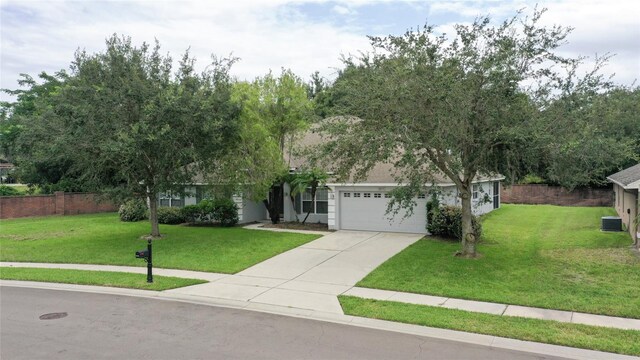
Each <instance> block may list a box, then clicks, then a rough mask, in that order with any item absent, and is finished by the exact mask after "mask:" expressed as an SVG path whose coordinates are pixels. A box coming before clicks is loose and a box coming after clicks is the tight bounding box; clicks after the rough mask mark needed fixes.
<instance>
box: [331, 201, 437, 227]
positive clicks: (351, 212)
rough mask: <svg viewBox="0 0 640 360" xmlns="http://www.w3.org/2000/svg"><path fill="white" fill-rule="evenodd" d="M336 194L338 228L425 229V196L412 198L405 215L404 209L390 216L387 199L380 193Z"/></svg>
mask: <svg viewBox="0 0 640 360" xmlns="http://www.w3.org/2000/svg"><path fill="white" fill-rule="evenodd" d="M357 194H359V196H356V195H357ZM376 194H378V195H376ZM339 195H340V205H339V206H340V210H339V212H340V228H341V229H347V230H370V231H391V232H411V233H426V229H425V228H426V200H425V199H416V203H417V205H416V206H415V207H414V209H413V214H412V215H411V216H409V217H407V218H405V217H404V215H405V214H406V211H405V210H400V212H398V214H396V215H394V216H392V215H391V214H389V215H387V214H386V210H387V205H388V203H389V201H390V200H391V199H390V198H385V195H384V193H380V192H366V191H343V192H340V193H339ZM390 217H392V219H390Z"/></svg>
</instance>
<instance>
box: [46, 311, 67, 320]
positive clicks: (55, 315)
mask: <svg viewBox="0 0 640 360" xmlns="http://www.w3.org/2000/svg"><path fill="white" fill-rule="evenodd" d="M67 315H68V314H67V313H66V312H58V313H50V314H43V315H40V320H55V319H62V318H63V317H67Z"/></svg>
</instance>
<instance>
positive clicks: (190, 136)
mask: <svg viewBox="0 0 640 360" xmlns="http://www.w3.org/2000/svg"><path fill="white" fill-rule="evenodd" d="M232 63H233V60H227V59H217V58H215V57H214V58H213V62H212V63H211V64H210V65H209V66H207V67H206V70H205V71H203V72H202V73H197V72H196V71H195V70H194V60H193V59H192V58H191V57H190V56H189V54H188V53H185V54H184V56H183V57H182V58H181V60H180V62H179V66H178V68H177V69H176V70H175V71H174V70H173V66H172V64H173V60H172V58H171V57H170V56H168V55H166V56H165V55H162V54H161V53H160V45H159V44H158V43H157V42H156V44H155V46H154V47H149V46H148V45H147V44H143V45H142V46H140V47H137V46H134V45H133V44H132V43H131V40H130V38H127V37H119V36H116V35H114V36H113V37H111V38H109V39H108V40H107V41H106V50H105V51H103V52H100V53H96V54H87V53H86V52H84V51H78V52H77V53H76V56H75V59H74V61H73V63H72V66H71V72H70V74H69V77H68V79H67V80H66V81H65V83H64V86H62V87H60V89H59V90H58V91H57V92H56V94H55V95H53V101H51V102H50V104H49V106H47V108H45V109H42V110H41V111H39V112H38V116H36V117H35V118H33V119H32V120H31V121H33V122H34V123H35V124H36V125H37V126H29V127H28V128H26V129H25V131H24V132H23V133H22V134H21V136H24V137H34V139H38V142H35V143H33V146H35V147H38V149H41V151H48V152H50V153H52V154H60V155H61V156H68V157H70V158H71V160H72V163H71V166H72V169H71V170H72V171H73V173H74V174H77V176H78V177H77V179H78V180H79V181H81V183H82V184H83V186H85V187H86V188H88V189H92V190H96V191H100V192H102V193H104V194H106V195H109V196H110V197H112V198H114V199H118V200H123V199H127V198H142V199H147V200H148V202H149V210H150V211H149V212H150V216H149V219H150V223H151V235H152V236H160V231H159V228H158V218H157V207H158V194H159V193H161V192H165V191H175V192H180V191H183V189H184V184H188V183H191V182H192V181H193V179H194V177H195V176H197V175H198V174H212V173H216V171H217V170H218V169H219V164H220V163H221V162H224V160H225V157H226V156H227V155H228V154H229V153H232V152H233V151H234V148H235V147H236V146H237V144H238V143H239V134H240V128H241V127H240V123H239V121H238V115H239V108H238V106H237V105H235V104H234V103H233V102H231V101H230V96H231V81H230V77H229V68H230V66H231V65H232Z"/></svg>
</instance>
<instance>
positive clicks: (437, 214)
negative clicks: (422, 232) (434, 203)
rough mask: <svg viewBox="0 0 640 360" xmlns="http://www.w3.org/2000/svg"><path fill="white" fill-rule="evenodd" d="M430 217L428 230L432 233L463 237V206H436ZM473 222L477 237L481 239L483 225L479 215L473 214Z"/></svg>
mask: <svg viewBox="0 0 640 360" xmlns="http://www.w3.org/2000/svg"><path fill="white" fill-rule="evenodd" d="M429 217H430V218H431V219H430V220H431V221H429V223H428V224H427V230H429V232H430V233H431V234H432V235H436V236H441V237H445V238H451V239H457V240H460V239H462V208H460V207H457V206H442V207H439V208H434V209H432V211H431V215H430V216H429ZM471 224H472V226H473V232H474V234H475V236H476V239H480V235H482V225H481V224H480V221H479V220H478V217H477V216H475V215H472V217H471Z"/></svg>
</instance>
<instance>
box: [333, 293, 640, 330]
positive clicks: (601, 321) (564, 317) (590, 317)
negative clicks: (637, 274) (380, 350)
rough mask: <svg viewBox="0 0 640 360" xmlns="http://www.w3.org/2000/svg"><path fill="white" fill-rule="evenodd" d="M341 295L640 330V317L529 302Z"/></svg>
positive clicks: (395, 294)
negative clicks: (520, 303) (527, 303)
mask: <svg viewBox="0 0 640 360" xmlns="http://www.w3.org/2000/svg"><path fill="white" fill-rule="evenodd" d="M342 295H350V296H356V297H359V298H364V299H375V300H385V301H396V302H401V303H406V304H415V305H428V306H438V307H444V308H449V309H458V310H465V311H471V312H479V313H485V314H492V315H504V316H518V317H525V318H532V319H542V320H554V321H559V322H567V323H573V324H584V325H593V326H604V327H611V328H617V329H627V330H640V320H638V319H628V318H622V317H615V316H604V315H594V314H586V313H580V312H575V311H562V310H551V309H542V308H534V307H529V306H519V305H507V304H499V303H491V302H484V301H474V300H462V299H453V298H447V297H441V296H431V295H421V294H412V293H405V292H399V291H388V290H377V289H368V288H360V287H353V288H351V289H349V290H347V291H345V292H344V293H343V294H342Z"/></svg>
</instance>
